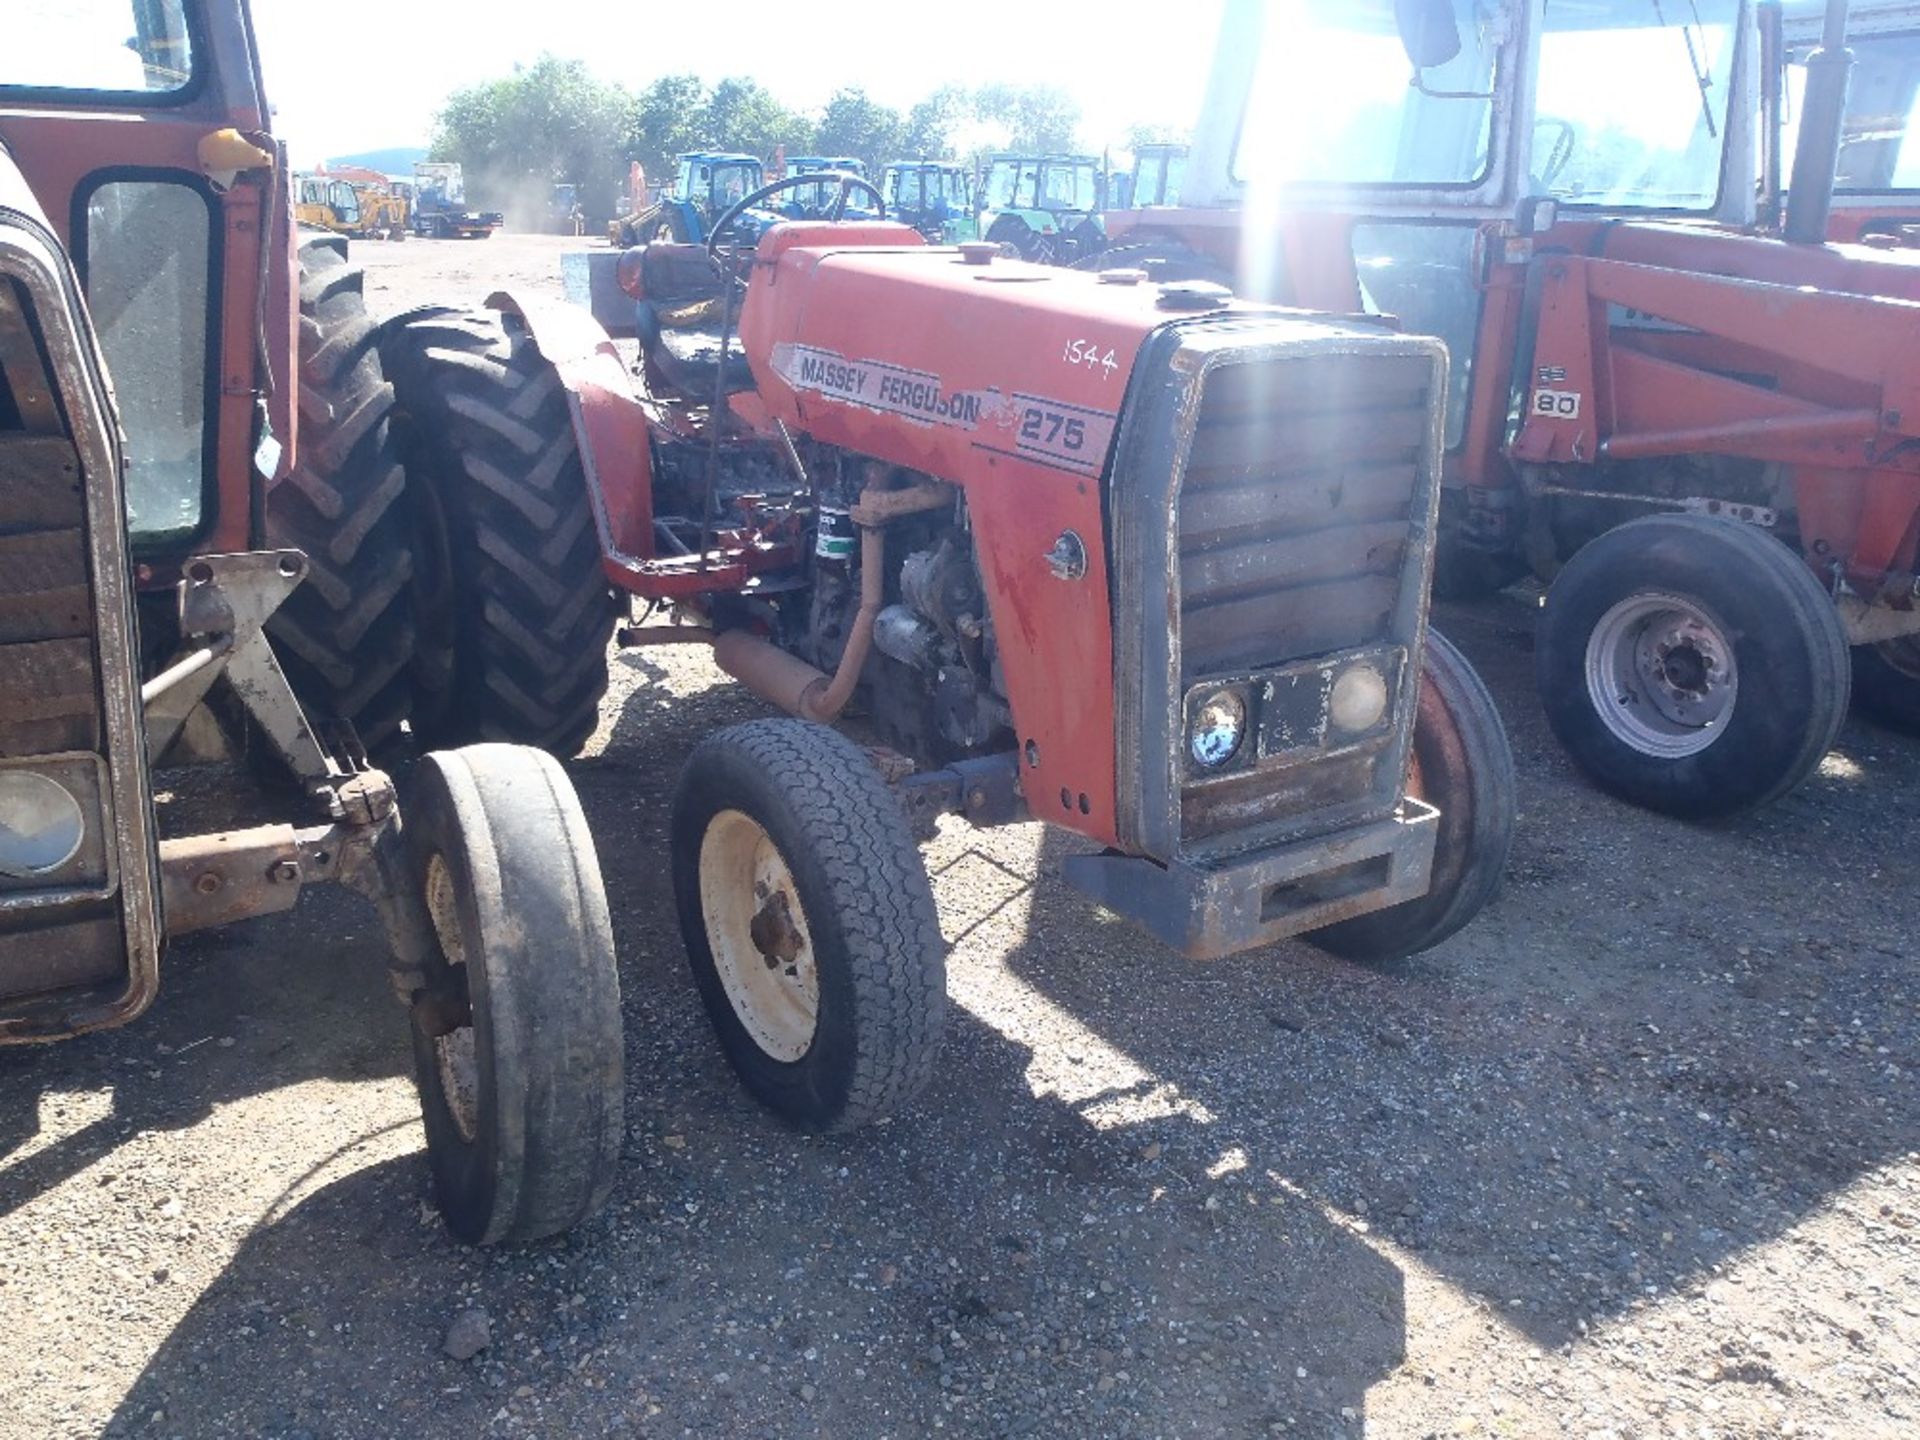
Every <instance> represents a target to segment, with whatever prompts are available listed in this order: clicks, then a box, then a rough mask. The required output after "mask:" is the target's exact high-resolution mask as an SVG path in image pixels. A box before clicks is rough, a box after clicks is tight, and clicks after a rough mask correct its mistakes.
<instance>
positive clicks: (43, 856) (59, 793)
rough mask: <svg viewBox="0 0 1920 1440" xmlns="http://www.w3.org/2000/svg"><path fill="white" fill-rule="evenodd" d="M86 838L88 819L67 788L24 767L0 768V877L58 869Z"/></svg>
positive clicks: (19, 877)
mask: <svg viewBox="0 0 1920 1440" xmlns="http://www.w3.org/2000/svg"><path fill="white" fill-rule="evenodd" d="M86 838H87V817H86V813H85V812H84V811H82V810H81V808H80V802H79V801H78V800H76V799H74V798H73V795H72V794H71V793H70V792H69V791H68V790H67V788H66V786H64V785H61V784H59V783H58V782H56V781H53V780H49V779H48V778H47V777H46V776H44V775H35V774H33V773H32V772H31V771H27V770H0V875H11V876H12V877H13V878H14V879H16V880H25V879H29V878H31V877H32V876H35V875H45V874H46V873H47V872H48V871H50V870H58V869H59V868H60V867H61V866H62V865H64V864H66V863H67V862H68V861H69V860H71V859H73V857H74V856H75V855H76V854H77V853H78V852H79V850H80V843H81V841H83V840H85V839H86Z"/></svg>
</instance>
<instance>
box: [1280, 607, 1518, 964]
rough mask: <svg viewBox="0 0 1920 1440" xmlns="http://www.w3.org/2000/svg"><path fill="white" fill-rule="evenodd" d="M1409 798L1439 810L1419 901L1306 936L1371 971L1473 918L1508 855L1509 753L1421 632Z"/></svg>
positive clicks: (1482, 702)
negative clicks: (1372, 966) (1427, 876)
mask: <svg viewBox="0 0 1920 1440" xmlns="http://www.w3.org/2000/svg"><path fill="white" fill-rule="evenodd" d="M1413 761H1414V771H1413V774H1414V783H1413V784H1412V785H1411V786H1410V787H1409V788H1410V789H1411V790H1412V791H1413V793H1414V795H1415V797H1416V798H1418V799H1421V800H1425V801H1426V802H1427V803H1428V804H1429V805H1432V806H1433V807H1434V808H1435V809H1436V810H1438V811H1439V812H1440V821H1439V824H1440V833H1439V835H1438V836H1437V837H1436V839H1435V841H1434V849H1433V873H1432V878H1431V880H1430V881H1429V883H1428V887H1427V893H1426V894H1425V895H1422V896H1421V897H1420V898H1419V899H1417V900H1407V901H1403V902H1402V903H1400V904H1398V905H1394V906H1390V907H1388V908H1387V909H1385V910H1376V911H1374V912H1373V913H1372V914H1370V915H1359V916H1356V917H1355V918H1353V919H1352V920H1342V921H1341V922H1340V923H1339V924H1337V925H1329V926H1327V927H1326V928H1325V929H1322V930H1316V931H1313V932H1312V933H1311V934H1309V935H1308V936H1307V938H1308V939H1309V940H1311V941H1312V942H1313V943H1314V944H1316V945H1318V946H1319V947H1320V948H1321V949H1323V950H1328V951H1331V952H1332V953H1333V954H1335V955H1339V956H1341V957H1343V958H1345V959H1348V960H1359V961H1363V962H1367V963H1371V964H1383V963H1386V962H1388V961H1393V960H1401V959H1405V958H1406V957H1407V956H1409V955H1414V954H1418V953H1419V952H1420V951H1422V950H1430V949H1432V948H1433V947H1434V946H1435V945H1438V944H1439V943H1440V942H1441V941H1442V940H1445V939H1446V938H1447V937H1448V936H1450V935H1452V934H1453V933H1454V932H1455V931H1457V930H1459V929H1461V928H1462V927H1463V926H1465V925H1466V923H1467V922H1468V921H1469V920H1471V919H1473V917H1474V916H1475V915H1478V914H1479V913H1480V911H1481V910H1482V909H1483V908H1484V907H1485V906H1486V904H1487V902H1488V901H1489V900H1491V899H1493V896H1494V893H1495V892H1496V891H1497V890H1498V889H1499V888H1500V877H1501V875H1502V873H1503V872H1504V871H1505V870H1506V868H1507V856H1508V854H1509V853H1510V852H1511V851H1512V849H1513V821H1514V806H1515V801H1514V791H1515V782H1514V773H1513V750H1512V748H1511V747H1510V746H1509V745H1508V743H1507V731H1506V727H1505V726H1504V725H1503V724H1501V722H1500V712H1499V711H1498V710H1497V709H1496V708H1494V703H1493V697H1492V696H1491V695H1489V694H1488V693H1487V687H1486V686H1485V685H1484V684H1483V683H1482V682H1481V679H1480V677H1479V675H1477V674H1475V673H1474V669H1473V666H1472V665H1470V664H1468V663H1467V657H1466V656H1464V655H1462V654H1461V653H1460V652H1459V651H1458V650H1456V649H1454V647H1453V645H1452V643H1451V642H1449V641H1448V640H1447V639H1446V637H1445V636H1443V635H1442V634H1440V632H1439V631H1437V630H1433V629H1429V630H1428V631H1427V645H1426V652H1425V657H1424V658H1423V660H1422V661H1421V665H1420V700H1419V708H1418V710H1417V711H1416V712H1415V718H1414V726H1413Z"/></svg>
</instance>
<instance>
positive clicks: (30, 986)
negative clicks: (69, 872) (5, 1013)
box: [0, 910, 127, 1032]
mask: <svg viewBox="0 0 1920 1440" xmlns="http://www.w3.org/2000/svg"><path fill="white" fill-rule="evenodd" d="M126 970H127V941H126V937H125V936H124V935H123V934H122V933H121V931H120V921H119V918H118V917H117V916H116V915H114V914H113V913H112V912H111V911H110V910H109V911H108V912H107V913H105V914H101V915H95V916H91V917H89V918H86V919H77V920H76V919H72V918H68V917H65V916H63V917H62V918H61V920H60V922H59V923H57V924H51V925H47V924H42V925H35V926H31V927H26V928H20V929H0V1000H8V1001H11V1000H19V999H23V998H26V997H29V996H36V995H47V994H52V993H57V992H59V991H62V990H74V989H78V988H80V987H82V986H94V985H106V984H110V983H114V982H117V981H120V980H121V979H122V977H124V976H125V974H126ZM57 1028H58V1027H54V1029H55V1030H56V1032H57Z"/></svg>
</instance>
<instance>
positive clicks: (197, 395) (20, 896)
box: [0, 0, 623, 1243]
mask: <svg viewBox="0 0 1920 1440" xmlns="http://www.w3.org/2000/svg"><path fill="white" fill-rule="evenodd" d="M110 8H111V7H102V6H91V7H85V8H84V10H83V12H80V13H76V14H75V15H73V16H70V17H68V19H67V22H66V23H64V24H63V26H62V27H61V32H60V33H61V35H62V36H63V40H64V41H65V42H66V43H63V44H62V45H61V46H60V47H58V48H48V47H45V46H39V45H36V44H34V43H30V41H29V37H26V36H20V35H14V36H6V37H4V38H0V1043H15V1042H26V1041H49V1040H56V1039H61V1038H65V1037H68V1036H72V1035H78V1034H82V1033H84V1032H86V1031H90V1030H95V1029H98V1028H101V1027H104V1026H110V1025H118V1024H122V1023H124V1022H127V1021H130V1020H132V1019H134V1018H135V1017H136V1016H138V1015H139V1014H140V1013H141V1012H142V1011H143V1010H144V1009H146V1007H147V1006H148V1005H149V1004H150V1003H151V1002H152V1000H153V999H154V996H155V994H156V991H157V989H158V986H159V981H160V969H161V957H162V953H163V950H164V948H165V945H166V942H167V940H168V939H169V938H170V937H173V936H178V935H181V934H184V933H187V932H189V931H193V930H198V929H202V928H205V927H208V926H213V925H222V924H226V923H229V922H231V921H235V920H239V919H243V918H246V917H248V916H253V915H262V914H268V913H272V912H276V911H283V910H287V909H289V908H290V907H292V906H293V905H294V904H295V902H296V901H297V900H298V898H299V896H300V894H301V892H302V891H303V890H304V889H306V888H307V887H309V886H312V885H317V884H324V883H337V884H343V885H346V886H348V887H349V888H351V889H353V890H356V891H358V892H359V893H361V894H362V895H365V896H367V897H368V898H369V899H370V900H372V902H373V903H374V904H375V905H376V907H377V908H378V910H379V914H380V917H381V919H382V921H383V922H384V928H385V931H386V935H387V938H388V942H389V944H390V946H391V950H392V956H391V962H390V964H391V973H392V978H393V983H394V987H395V990H396V992H397V994H398V997H399V999H400V1000H401V1001H402V1003H404V1004H405V1005H407V1007H408V1009H409V1013H410V1015H411V1017H412V1022H413V1045H414V1056H415V1061H416V1074H417V1077H418V1083H419V1088H420V1094H421V1100H422V1104H423V1108H424V1111H425V1121H426V1133H427V1144H428V1150H429V1155H430V1161H431V1165H432V1169H433V1174H434V1182H435V1191H436V1194H437V1197H438V1200H439V1203H440V1206H441V1209H442V1210H443V1211H444V1212H445V1214H446V1217H447V1221H448V1224H449V1226H450V1227H451V1228H452V1229H453V1231H454V1232H455V1233H456V1234H458V1235H460V1236H461V1237H462V1238H464V1239H467V1240H471V1241H476V1242H481V1243H488V1242H493V1241H502V1240H524V1239H530V1238H533V1237H536V1236H541V1235H547V1234H551V1233H554V1232H555V1231H558V1230H561V1229H564V1228H566V1227H567V1226H569V1225H571V1224H573V1223H575V1222H576V1221H578V1220H580V1219H582V1218H583V1217H585V1216H586V1215H588V1214H590V1213H592V1211H593V1210H594V1209H595V1208H596V1207H597V1206H599V1204H600V1203H601V1202H602V1201H603V1200H604V1199H605V1198H606V1196H607V1194H608V1192H609V1190H610V1189H611V1188H612V1184H613V1180H614V1173H615V1166H616V1162H617V1160H618V1156H619V1153H620V1142H621V1129H622V1120H621V1116H622V1093H623V1089H622V1086H623V1073H622V1072H623V1062H622V1028H621V1016H620V990H619V980H618V976H617V973H616V970H615V967H614V957H613V940H612V932H611V929H610V926H609V922H608V916H607V905H606V898H605V894H604V892H603V891H602V888H601V880H600V872H599V868H598V865H597V863H596V861H595V858H594V851H593V841H592V838H591V836H589V834H588V833H587V829H586V825H585V823H584V821H583V819H582V817H581V813H580V809H579V805H578V802H577V801H576V799H575V797H574V793H573V789H572V786H571V784H570V782H569V781H568V779H567V776H566V774H565V772H564V771H562V770H561V769H560V767H559V766H558V765H557V764H556V763H555V762H554V761H553V759H552V758H551V757H550V756H548V755H545V754H542V753H540V752H539V751H538V750H533V749H529V748H522V747H519V746H512V745H500V744H486V745H468V744H466V743H465V742H466V741H468V740H472V739H477V738H479V733H480V732H479V727H478V726H475V725H470V724H467V723H466V722H464V721H463V720H462V719H460V718H459V717H458V716H457V715H454V714H452V713H451V710H450V706H449V707H443V708H441V709H439V710H434V709H433V707H432V706H431V705H428V704H423V703H417V701H416V697H418V696H425V697H429V698H430V699H432V700H436V701H437V700H438V699H439V698H440V692H439V691H435V690H433V689H432V688H431V686H430V683H429V682H430V681H431V680H432V679H433V677H434V675H435V674H436V673H437V672H432V671H423V672H422V675H421V676H420V677H419V678H417V679H416V676H415V673H414V672H415V668H416V667H417V666H418V665H420V664H421V663H422V659H423V657H424V656H425V655H426V654H427V653H428V652H427V651H426V650H424V649H423V648H422V647H421V645H420V640H421V638H422V637H421V636H420V635H419V633H418V630H417V626H416V621H415V616H416V614H417V613H420V612H419V607H418V606H417V605H416V604H415V602H414V600H413V598H412V597H413V593H414V590H415V586H416V582H417V581H418V580H419V578H420V577H421V576H422V575H423V574H426V573H430V572H428V571H426V569H425V566H424V564H417V563H416V560H421V561H424V558H425V557H423V556H421V553H420V551H419V548H418V541H417V539H416V526H415V524H414V522H413V520H412V519H411V517H410V514H409V506H410V504H411V503H412V502H411V501H410V499H409V497H408V496H407V494H406V493H405V492H406V483H405V475H404V472H403V471H402V469H401V466H400V463H399V458H398V455H397V452H396V450H395V448H394V438H393V435H392V433H391V430H390V426H389V414H390V411H391V410H392V406H393V392H392V388H391V386H389V385H388V384H387V382H386V381H385V380H384V379H383V378H382V375H381V370H380V357H379V354H378V351H377V349H376V339H377V334H376V330H375V327H374V324H373V321H372V319H371V317H369V316H368V314H367V313H366V308H365V306H364V305H363V304H362V301H361V293H360V278H359V273H358V272H357V271H355V270H353V269H351V268H350V267H349V266H348V265H347V264H346V261H345V258H344V257H345V253H346V242H345V241H344V240H342V239H336V238H331V237H326V238H316V239H311V240H306V241H304V242H300V243H298V245H297V253H296V238H295V234H294V231H293V227H292V223H291V215H292V209H291V205H290V201H289V195H288V183H289V178H290V177H289V173H288V169H287V165H286V157H285V153H284V151H282V150H280V149H279V148H278V147H277V146H276V145H275V144H274V142H273V140H272V138H271V137H270V135H269V134H268V133H267V117H268V108H267V103H266V100H265V97H264V96H263V94H262V92H261V87H260V72H259V66H258V63H257V57H256V54H255V51H254V46H253V37H252V30H251V26H250V24H249V21H248V16H247V12H246V9H245V7H244V5H243V4H242V3H241V0H196V3H193V4H187V3H185V0H140V3H137V4H132V5H130V6H128V7H126V8H125V9H123V10H122V11H121V12H120V13H119V14H118V15H117V16H115V15H113V14H111V13H109V12H110ZM129 35H131V36H132V39H131V40H129V38H128V37H129ZM600 633H601V636H602V638H604V630H603V631H602V632H600ZM289 680H291V681H293V682H294V685H293V686H292V687H291V688H290V686H289V683H288V682H289ZM295 689H297V690H298V691H299V692H300V696H301V699H300V700H296V698H295V694H294V690H295ZM302 701H304V702H305V704H304V705H303V704H302ZM409 713H411V714H412V715H413V716H414V717H415V719H416V722H417V723H416V729H417V730H418V733H419V734H420V736H421V737H422V738H423V739H425V740H428V741H430V742H432V743H436V744H441V743H444V744H451V745H457V746H460V747H461V748H453V749H442V750H435V751H433V752H432V753H429V754H427V755H425V756H424V758H422V759H420V760H419V761H418V762H417V763H416V764H415V765H414V766H413V775H412V778H411V781H410V783H409V784H408V786H407V788H406V793H405V797H404V802H403V801H402V800H401V798H400V797H399V794H398V791H397V789H396V785H395V783H394V782H393V781H392V780H391V779H389V778H388V775H387V774H386V773H385V772H384V771H383V770H380V769H376V768H374V767H373V766H372V765H371V764H370V763H369V762H368V759H367V754H366V749H365V746H364V745H363V743H362V742H365V743H366V745H373V746H377V747H380V748H381V749H382V750H383V751H384V750H390V749H391V748H392V743H391V742H392V741H393V740H394V739H395V738H396V736H397V734H398V731H399V727H400V724H401V721H402V720H403V718H405V717H406V716H407V715H409ZM223 719H224V720H227V721H230V722H231V724H230V725H229V726H226V727H223V726H222V724H221V723H220V722H221V720H223ZM356 722H357V727H358V729H357V733H356ZM229 737H234V738H236V739H238V740H243V741H244V742H245V743H246V744H247V745H248V746H249V747H250V749H251V751H252V756H253V758H254V760H255V762H256V763H258V764H260V765H262V766H265V767H268V768H270V769H271V770H272V771H273V772H274V773H275V775H276V776H278V777H279V778H280V779H281V780H282V782H284V781H285V780H286V779H288V778H289V777H290V778H291V780H292V781H293V782H295V784H296V786H297V789H296V790H295V791H294V794H295V796H296V798H295V799H294V800H291V801H288V802H287V803H289V804H291V805H294V806H296V807H297V809H298V810H299V812H300V813H299V815H298V817H297V819H298V821H299V823H276V824H268V825H260V826H255V827H252V828H246V829H237V830H227V831H221V832H217V833H201V832H200V831H198V830H196V829H194V828H192V827H191V826H190V825H189V824H186V823H183V822H182V821H181V819H180V818H179V815H178V813H177V812H178V810H179V808H180V807H179V806H177V805H162V804H157V803H156V796H155V787H154V783H153V775H154V771H155V768H156V767H157V766H159V765H161V764H172V763H174V762H177V761H181V760H184V759H186V758H189V757H190V756H191V755H196V754H204V753H205V752H207V751H208V750H210V749H218V748H222V747H223V746H224V745H225V743H226V742H227V740H228V738H229ZM283 793H284V791H283Z"/></svg>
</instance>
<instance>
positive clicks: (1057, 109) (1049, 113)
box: [973, 85, 1080, 154]
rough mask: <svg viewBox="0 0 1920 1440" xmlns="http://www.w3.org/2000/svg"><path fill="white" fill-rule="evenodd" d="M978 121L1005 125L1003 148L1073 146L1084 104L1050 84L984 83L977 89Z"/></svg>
mask: <svg viewBox="0 0 1920 1440" xmlns="http://www.w3.org/2000/svg"><path fill="white" fill-rule="evenodd" d="M973 115H974V118H975V119H976V120H981V121H986V122H988V123H990V124H994V125H997V126H999V127H1001V129H1002V132H1003V133H1004V134H1005V135H1006V137H1007V138H1006V141H1005V143H1004V145H1003V146H1002V147H1001V148H1003V149H1007V150H1017V151H1019V152H1021V153H1022V154H1035V153H1044V152H1048V151H1058V150H1071V149H1073V135H1074V131H1075V130H1077V129H1078V128H1079V126H1080V104H1079V102H1078V101H1076V100H1075V99H1074V98H1073V97H1072V96H1071V95H1069V94H1067V93H1066V91H1064V90H1056V89H1054V88H1053V87H1052V86H1050V85H982V86H981V87H980V88H979V89H978V90H976V91H974V92H973Z"/></svg>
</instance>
